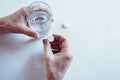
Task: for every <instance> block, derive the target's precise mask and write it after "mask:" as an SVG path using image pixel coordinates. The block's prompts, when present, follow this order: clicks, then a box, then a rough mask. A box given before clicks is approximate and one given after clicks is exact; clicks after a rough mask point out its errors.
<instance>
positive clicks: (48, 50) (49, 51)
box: [43, 39, 53, 58]
mask: <svg viewBox="0 0 120 80" xmlns="http://www.w3.org/2000/svg"><path fill="white" fill-rule="evenodd" d="M43 44H44V55H45V57H47V58H51V57H52V56H53V52H52V49H51V45H50V43H49V41H48V40H47V39H44V40H43Z"/></svg>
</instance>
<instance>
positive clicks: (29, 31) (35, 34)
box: [23, 28, 40, 39]
mask: <svg viewBox="0 0 120 80" xmlns="http://www.w3.org/2000/svg"><path fill="white" fill-rule="evenodd" d="M23 34H25V35H28V36H30V37H34V38H37V39H38V38H39V37H40V35H39V33H38V32H36V31H34V30H32V29H30V28H25V29H23Z"/></svg>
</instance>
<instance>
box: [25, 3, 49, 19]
mask: <svg viewBox="0 0 120 80" xmlns="http://www.w3.org/2000/svg"><path fill="white" fill-rule="evenodd" d="M36 3H38V4H41V3H43V4H45V5H46V6H47V7H48V8H49V13H50V14H51V7H50V6H49V5H48V4H47V3H46V2H43V1H36V2H33V3H32V4H30V5H29V6H28V7H27V8H26V15H27V17H29V15H30V12H29V10H30V8H31V7H32V6H33V5H34V4H36Z"/></svg>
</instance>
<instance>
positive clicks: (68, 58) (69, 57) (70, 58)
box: [65, 54, 73, 61]
mask: <svg viewBox="0 0 120 80" xmlns="http://www.w3.org/2000/svg"><path fill="white" fill-rule="evenodd" d="M65 59H66V60H67V61H71V60H72V59H73V56H72V55H71V54H67V55H66V56H65Z"/></svg>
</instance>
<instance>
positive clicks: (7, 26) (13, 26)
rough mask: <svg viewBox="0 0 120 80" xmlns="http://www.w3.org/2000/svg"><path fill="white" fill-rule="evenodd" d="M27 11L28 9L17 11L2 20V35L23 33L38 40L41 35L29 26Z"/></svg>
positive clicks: (0, 24) (0, 29)
mask: <svg viewBox="0 0 120 80" xmlns="http://www.w3.org/2000/svg"><path fill="white" fill-rule="evenodd" d="M25 10H26V7H24V8H22V9H20V10H18V11H16V12H15V13H13V14H11V15H8V16H6V17H3V18H0V34H1V33H21V34H25V35H28V36H31V37H34V38H38V37H39V34H38V33H37V32H36V31H34V30H32V29H30V28H29V27H28V26H27V19H26V13H25Z"/></svg>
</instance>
